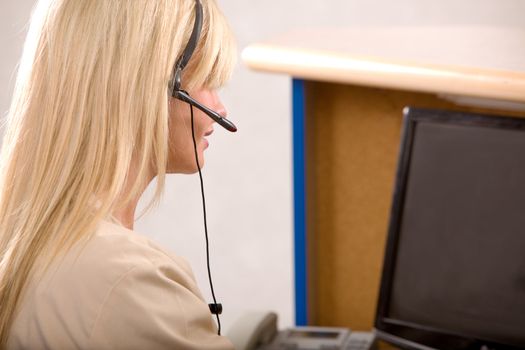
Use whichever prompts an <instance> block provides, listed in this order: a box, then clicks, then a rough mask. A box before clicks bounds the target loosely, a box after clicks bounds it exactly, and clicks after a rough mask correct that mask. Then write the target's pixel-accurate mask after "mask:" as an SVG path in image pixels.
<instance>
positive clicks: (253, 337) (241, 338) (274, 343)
mask: <svg viewBox="0 0 525 350" xmlns="http://www.w3.org/2000/svg"><path fill="white" fill-rule="evenodd" d="M227 337H228V338H229V339H230V340H231V342H232V343H233V345H234V346H235V349H236V350H292V349H293V350H372V349H375V346H376V342H375V336H374V333H372V332H351V331H350V330H349V329H348V328H335V327H292V328H288V329H285V330H282V331H278V330H277V314H275V313H274V312H249V313H246V314H244V315H243V316H242V317H241V318H239V319H238V320H237V322H236V323H235V324H233V326H232V327H231V328H230V330H229V332H228V333H227Z"/></svg>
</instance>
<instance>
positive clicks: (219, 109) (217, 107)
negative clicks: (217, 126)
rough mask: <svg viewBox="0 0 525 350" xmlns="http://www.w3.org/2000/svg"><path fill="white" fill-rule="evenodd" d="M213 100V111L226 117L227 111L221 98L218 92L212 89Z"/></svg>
mask: <svg viewBox="0 0 525 350" xmlns="http://www.w3.org/2000/svg"><path fill="white" fill-rule="evenodd" d="M213 93H214V100H215V104H214V105H215V106H214V107H215V108H214V109H215V111H216V112H217V113H219V115H220V116H221V117H223V118H226V117H227V116H228V111H227V110H226V107H224V105H223V104H222V101H221V98H220V97H219V94H218V93H217V92H216V91H214V92H213Z"/></svg>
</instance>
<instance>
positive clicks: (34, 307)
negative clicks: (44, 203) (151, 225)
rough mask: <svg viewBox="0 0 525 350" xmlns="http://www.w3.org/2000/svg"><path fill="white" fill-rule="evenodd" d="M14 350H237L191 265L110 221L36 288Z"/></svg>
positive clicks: (23, 311)
mask: <svg viewBox="0 0 525 350" xmlns="http://www.w3.org/2000/svg"><path fill="white" fill-rule="evenodd" d="M7 348H8V349H65V350H66V349H142V350H143V349H152V350H153V349H199V350H204V349H233V346H232V344H231V343H230V342H229V341H228V340H227V339H226V338H225V337H219V336H218V335H217V329H216V325H215V323H214V320H213V319H212V315H211V314H210V311H209V308H208V305H207V304H206V303H205V302H204V300H203V298H202V296H201V294H200V291H199V288H198V287H197V284H196V282H195V278H194V276H193V273H192V271H191V269H190V267H189V265H188V263H187V262H186V261H185V260H183V259H181V258H180V257H177V256H175V255H172V254H169V253H167V252H165V251H164V250H162V249H161V248H159V247H158V246H156V245H155V244H154V243H152V242H151V241H150V240H149V239H147V238H146V237H143V236H141V235H138V234H137V233H135V232H133V231H130V230H128V229H126V228H124V227H122V226H120V225H117V224H114V223H111V222H108V221H103V222H102V223H101V225H100V227H99V229H98V231H97V232H96V234H95V235H94V237H93V238H91V239H90V240H89V241H88V242H87V244H86V245H85V246H83V247H80V246H77V247H75V248H74V249H72V250H71V251H70V252H68V253H67V255H66V256H65V257H64V258H63V259H60V260H59V261H56V262H54V263H53V264H52V265H51V267H50V269H49V270H47V271H46V272H45V274H44V275H43V276H42V278H41V279H39V280H37V279H35V280H34V281H32V283H30V284H29V286H28V288H27V292H26V294H25V296H24V298H23V301H22V303H21V308H20V312H19V314H18V315H17V317H16V319H15V322H14V324H13V327H12V330H11V335H10V338H9V341H8V347H7Z"/></svg>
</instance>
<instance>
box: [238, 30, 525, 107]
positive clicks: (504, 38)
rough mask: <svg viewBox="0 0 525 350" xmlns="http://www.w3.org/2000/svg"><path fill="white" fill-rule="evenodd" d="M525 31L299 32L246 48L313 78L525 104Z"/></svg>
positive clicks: (248, 54)
mask: <svg viewBox="0 0 525 350" xmlns="http://www.w3.org/2000/svg"><path fill="white" fill-rule="evenodd" d="M524 38H525V30H523V29H519V28H489V27H417V28H416V27H394V28H333V29H309V30H298V31H294V32H290V33H287V34H284V35H282V36H280V37H278V38H275V39H272V40H269V41H266V42H262V43H255V44H253V45H250V46H248V47H247V48H245V50H244V51H243V60H244V62H245V63H246V64H247V65H248V66H249V67H251V68H253V69H256V70H261V71H266V72H275V73H285V74H290V75H292V76H294V77H298V78H303V79H307V80H317V81H330V82H338V83H346V84H354V85H365V86H371V87H381V88H393V89H400V90H411V91H418V92H431V93H437V94H452V95H463V96H472V97H481V98H488V99H498V100H507V101H515V102H520V103H525V40H524Z"/></svg>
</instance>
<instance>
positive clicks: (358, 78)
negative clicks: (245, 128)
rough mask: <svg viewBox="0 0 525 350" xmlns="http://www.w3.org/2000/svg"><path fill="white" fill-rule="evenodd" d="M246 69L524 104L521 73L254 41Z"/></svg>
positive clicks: (247, 54) (247, 53)
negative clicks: (373, 56)
mask: <svg viewBox="0 0 525 350" xmlns="http://www.w3.org/2000/svg"><path fill="white" fill-rule="evenodd" d="M242 59H243V61H244V62H245V63H246V64H247V65H248V67H250V68H252V69H254V70H259V71H265V72H272V73H284V74H289V75H292V76H294V77H297V78H302V79H310V80H318V81H330V82H339V83H347V84H356V85H365V86H373V87H382V88H393V89H400V90H412V91H420V92H430V93H438V94H451V95H461V96H472V97H480V98H488V99H496V100H505V101H513V102H521V103H525V73H523V72H514V71H503V70H496V69H486V68H473V67H460V66H445V65H442V66H441V65H435V64H424V63H417V62H399V61H386V60H381V59H379V58H370V57H357V56H353V55H349V54H342V53H337V52H326V51H314V50H307V49H297V48H293V49H292V48H287V47H282V46H275V45H267V44H253V45H250V46H248V47H247V48H245V49H244V50H243V53H242Z"/></svg>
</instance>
